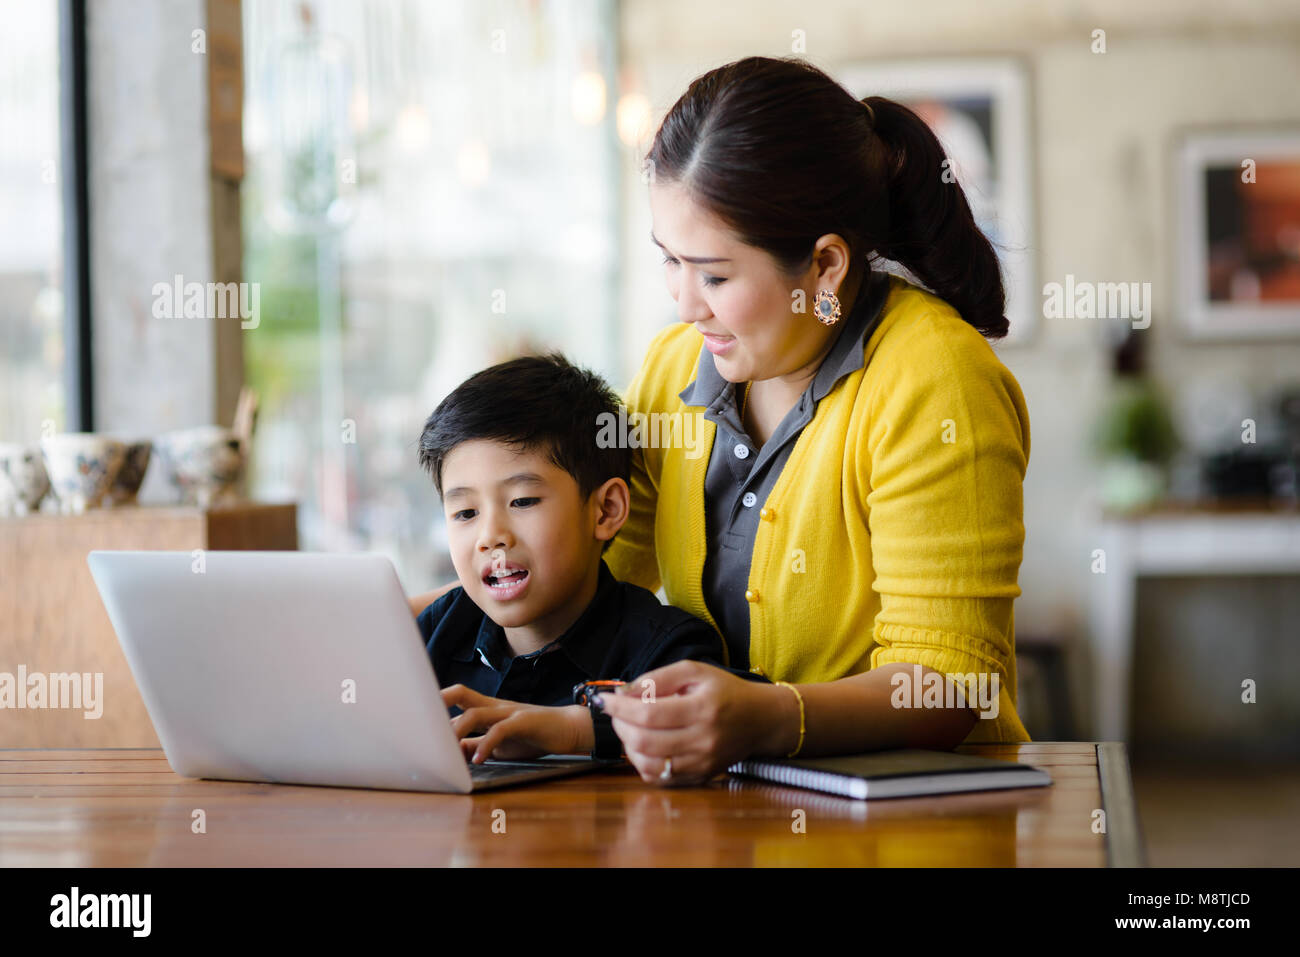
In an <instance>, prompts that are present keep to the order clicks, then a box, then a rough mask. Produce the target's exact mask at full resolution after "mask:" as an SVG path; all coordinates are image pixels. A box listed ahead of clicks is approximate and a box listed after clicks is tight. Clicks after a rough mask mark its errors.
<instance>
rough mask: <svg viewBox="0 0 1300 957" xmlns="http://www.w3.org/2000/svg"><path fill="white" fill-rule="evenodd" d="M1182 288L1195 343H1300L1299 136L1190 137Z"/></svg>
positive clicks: (1179, 217) (1182, 150)
mask: <svg viewBox="0 0 1300 957" xmlns="http://www.w3.org/2000/svg"><path fill="white" fill-rule="evenodd" d="M1175 151H1176V156H1175V177H1174V180H1175V191H1176V195H1175V202H1174V209H1175V229H1174V236H1175V242H1176V249H1175V270H1174V273H1175V276H1174V282H1175V289H1176V291H1177V297H1176V298H1177V302H1178V310H1179V314H1180V315H1181V316H1182V317H1183V320H1184V324H1185V329H1186V331H1187V333H1188V334H1189V336H1190V337H1191V338H1193V339H1249V338H1279V337H1291V336H1300V129H1259V130H1246V129H1239V130H1227V129H1220V130H1185V131H1183V132H1181V133H1180V134H1179V135H1178V136H1177V139H1176V146H1175Z"/></svg>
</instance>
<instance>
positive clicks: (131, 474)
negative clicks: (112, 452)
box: [108, 439, 153, 508]
mask: <svg viewBox="0 0 1300 957" xmlns="http://www.w3.org/2000/svg"><path fill="white" fill-rule="evenodd" d="M123 444H124V445H125V446H126V455H125V457H124V458H123V460H122V468H121V469H120V470H119V471H118V473H117V478H115V479H114V480H113V484H112V486H111V487H110V488H109V490H108V497H109V498H110V499H111V500H112V502H113V506H114V507H115V508H116V507H121V506H123V505H134V504H135V500H136V496H137V495H139V494H140V486H141V485H142V484H143V483H144V473H145V472H146V471H147V470H148V468H149V457H150V455H151V454H152V452H153V442H152V441H150V440H149V439H140V440H138V441H127V440H123Z"/></svg>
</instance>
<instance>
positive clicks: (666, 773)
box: [659, 758, 673, 781]
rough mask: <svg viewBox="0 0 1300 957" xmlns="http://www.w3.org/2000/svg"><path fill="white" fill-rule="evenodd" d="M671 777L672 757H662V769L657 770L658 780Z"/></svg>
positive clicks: (669, 779) (665, 779) (668, 779)
mask: <svg viewBox="0 0 1300 957" xmlns="http://www.w3.org/2000/svg"><path fill="white" fill-rule="evenodd" d="M672 779H673V759H672V758H664V769H663V770H662V771H660V772H659V780H660V781H671V780H672Z"/></svg>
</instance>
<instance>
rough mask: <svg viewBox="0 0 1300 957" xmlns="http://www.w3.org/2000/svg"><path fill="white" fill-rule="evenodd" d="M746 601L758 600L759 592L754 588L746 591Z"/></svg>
mask: <svg viewBox="0 0 1300 957" xmlns="http://www.w3.org/2000/svg"><path fill="white" fill-rule="evenodd" d="M745 601H747V602H750V603H751V604H752V603H754V602H756V601H758V592H756V591H754V590H753V589H752V588H751V589H749V590H748V591H746V592H745Z"/></svg>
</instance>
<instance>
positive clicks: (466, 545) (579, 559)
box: [442, 439, 601, 628]
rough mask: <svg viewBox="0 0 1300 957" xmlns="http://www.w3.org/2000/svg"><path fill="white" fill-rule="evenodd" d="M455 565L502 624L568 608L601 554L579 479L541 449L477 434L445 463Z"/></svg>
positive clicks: (525, 622) (519, 622)
mask: <svg viewBox="0 0 1300 957" xmlns="http://www.w3.org/2000/svg"><path fill="white" fill-rule="evenodd" d="M442 487H443V490H444V491H443V509H444V511H445V512H446V515H447V536H448V539H449V541H450V544H451V558H452V563H453V564H454V565H455V566H456V575H457V576H458V577H459V578H460V583H461V585H462V586H463V587H464V589H465V591H466V593H468V594H469V596H470V598H472V599H473V601H474V603H475V604H476V605H478V606H479V608H481V609H483V611H484V613H485V614H487V616H488V617H490V618H491V619H492V620H493V621H495V622H496V623H497V624H498V625H501V626H502V627H503V628H518V627H520V626H523V625H528V624H532V623H534V622H540V621H542V620H544V619H546V618H548V617H551V616H556V617H559V616H564V615H567V614H568V613H570V612H572V613H573V614H574V615H575V616H576V615H577V614H578V613H580V612H581V608H576V609H575V608H570V607H569V606H571V605H573V604H575V602H574V598H575V596H576V595H578V594H579V592H580V591H581V589H582V585H583V582H584V579H585V578H586V577H587V576H588V575H590V574H591V569H592V560H593V557H594V556H597V555H599V553H600V548H601V542H600V541H599V540H598V539H597V538H596V535H595V525H596V521H597V515H596V512H595V510H594V509H592V508H589V507H588V503H587V502H585V501H584V500H583V498H582V496H581V494H580V492H579V490H578V483H577V481H576V480H575V479H574V478H573V476H571V475H570V474H569V473H568V472H566V471H564V469H562V468H559V467H558V466H556V465H555V464H554V463H552V462H551V461H550V460H549V459H548V458H547V457H546V456H545V455H544V454H541V453H539V452H522V453H521V452H515V451H513V450H511V449H510V448H508V447H507V446H505V445H502V444H501V443H499V442H493V441H490V440H487V439H475V440H472V441H469V442H462V443H461V444H460V445H458V446H456V447H455V448H454V449H452V450H451V452H450V454H448V456H447V457H446V459H445V460H444V461H443V466H442Z"/></svg>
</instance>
